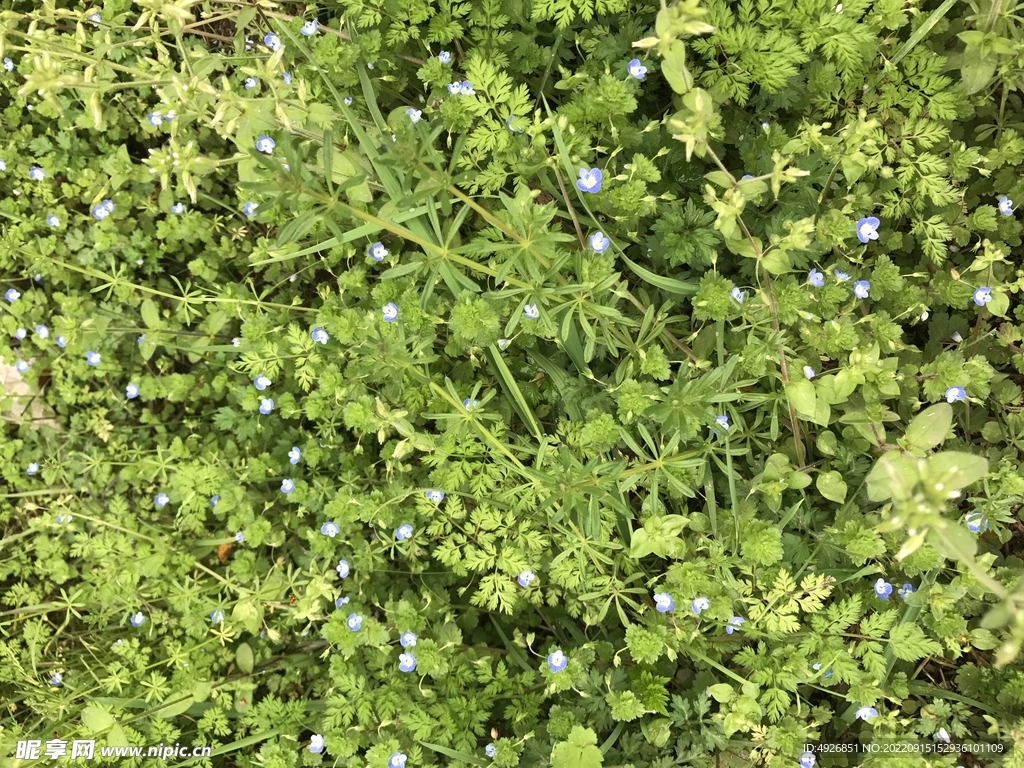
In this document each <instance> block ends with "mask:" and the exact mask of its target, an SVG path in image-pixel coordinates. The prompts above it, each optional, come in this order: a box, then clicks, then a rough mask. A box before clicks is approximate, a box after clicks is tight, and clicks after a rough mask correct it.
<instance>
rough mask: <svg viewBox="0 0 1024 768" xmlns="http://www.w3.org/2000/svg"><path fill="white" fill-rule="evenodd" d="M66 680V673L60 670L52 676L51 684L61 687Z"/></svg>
mask: <svg viewBox="0 0 1024 768" xmlns="http://www.w3.org/2000/svg"><path fill="white" fill-rule="evenodd" d="M63 682H64V675H62V674H61V673H60V672H56V673H54V675H53V677H51V678H50V685H52V686H53V687H54V688H60V685H61V683H63Z"/></svg>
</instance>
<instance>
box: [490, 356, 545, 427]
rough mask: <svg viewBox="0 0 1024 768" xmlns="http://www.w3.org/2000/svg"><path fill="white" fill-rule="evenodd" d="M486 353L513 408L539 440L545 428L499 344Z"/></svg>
mask: <svg viewBox="0 0 1024 768" xmlns="http://www.w3.org/2000/svg"><path fill="white" fill-rule="evenodd" d="M484 355H485V357H486V358H487V361H488V362H489V363H490V364H491V368H493V370H494V372H495V373H496V374H497V377H498V383H499V384H500V385H501V388H502V389H503V390H504V391H505V394H506V395H508V397H509V400H510V401H511V404H512V409H513V410H514V411H515V412H516V413H517V414H518V415H519V418H520V419H522V421H523V424H525V425H526V428H527V429H528V430H530V434H531V435H533V437H534V438H535V439H537V440H540V439H542V437H543V435H544V430H543V429H541V427H540V424H539V423H538V421H537V417H536V416H535V415H534V413H533V409H532V408H531V407H530V404H529V403H527V402H526V398H525V397H524V396H523V393H522V391H521V390H520V389H519V385H518V384H516V378H515V376H513V375H512V371H510V370H509V368H508V365H507V364H506V363H505V357H504V355H503V354H502V352H501V350H500V349H498V347H497V345H493V344H492V345H491V346H490V347H488V348H487V349H485V350H484Z"/></svg>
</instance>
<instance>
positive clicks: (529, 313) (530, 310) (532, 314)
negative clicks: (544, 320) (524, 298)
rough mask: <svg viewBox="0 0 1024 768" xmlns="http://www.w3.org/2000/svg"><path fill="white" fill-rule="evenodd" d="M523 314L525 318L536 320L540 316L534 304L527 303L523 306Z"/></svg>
mask: <svg viewBox="0 0 1024 768" xmlns="http://www.w3.org/2000/svg"><path fill="white" fill-rule="evenodd" d="M523 314H524V315H525V316H526V319H527V320H536V319H537V318H538V317H540V310H539V309H537V305H536V304H527V305H526V306H525V307H523Z"/></svg>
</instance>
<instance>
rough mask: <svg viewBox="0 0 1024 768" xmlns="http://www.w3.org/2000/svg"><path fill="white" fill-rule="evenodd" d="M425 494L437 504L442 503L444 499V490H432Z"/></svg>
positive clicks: (428, 499)
mask: <svg viewBox="0 0 1024 768" xmlns="http://www.w3.org/2000/svg"><path fill="white" fill-rule="evenodd" d="M424 495H425V496H426V497H427V501H432V502H434V503H435V504H440V503H441V502H442V501H444V491H435V490H431V491H427V492H426V494H424Z"/></svg>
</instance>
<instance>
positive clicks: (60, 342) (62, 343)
mask: <svg viewBox="0 0 1024 768" xmlns="http://www.w3.org/2000/svg"><path fill="white" fill-rule="evenodd" d="M54 341H56V342H57V346H58V347H60V348H61V349H64V347H66V346H67V345H68V340H67V339H66V338H64V337H63V336H58V337H57V338H56V339H54Z"/></svg>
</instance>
